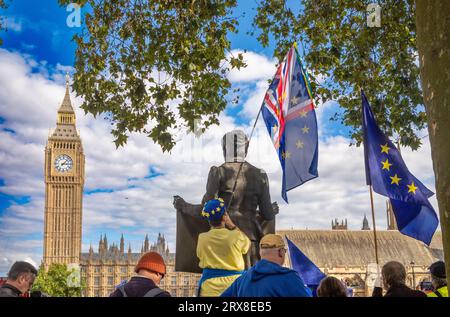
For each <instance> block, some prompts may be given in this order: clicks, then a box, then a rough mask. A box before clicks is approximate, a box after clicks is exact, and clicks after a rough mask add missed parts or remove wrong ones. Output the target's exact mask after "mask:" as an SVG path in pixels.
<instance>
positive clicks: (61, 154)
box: [43, 76, 84, 268]
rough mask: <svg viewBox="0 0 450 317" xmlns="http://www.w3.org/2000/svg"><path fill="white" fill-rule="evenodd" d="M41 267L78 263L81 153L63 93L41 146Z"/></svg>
mask: <svg viewBox="0 0 450 317" xmlns="http://www.w3.org/2000/svg"><path fill="white" fill-rule="evenodd" d="M44 173H45V220H44V226H45V229H44V259H43V263H44V267H45V268H48V266H49V265H50V264H52V263H61V264H79V262H80V252H81V219H82V206H83V204H82V201H83V185H84V154H83V146H82V144H81V139H80V136H79V135H78V132H77V130H76V126H75V112H74V110H73V108H72V103H71V101H70V95H69V80H68V76H66V94H65V96H64V100H63V102H62V104H61V106H60V108H59V110H58V117H57V122H56V129H55V130H54V131H53V133H51V135H50V136H49V138H48V141H47V146H46V147H45V167H44Z"/></svg>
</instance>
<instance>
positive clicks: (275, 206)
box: [272, 201, 280, 215]
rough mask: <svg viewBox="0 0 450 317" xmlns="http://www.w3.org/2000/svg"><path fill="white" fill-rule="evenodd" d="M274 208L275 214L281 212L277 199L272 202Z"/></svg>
mask: <svg viewBox="0 0 450 317" xmlns="http://www.w3.org/2000/svg"><path fill="white" fill-rule="evenodd" d="M272 210H273V214H274V215H278V213H279V212H280V207H278V203H277V202H276V201H275V202H273V203H272Z"/></svg>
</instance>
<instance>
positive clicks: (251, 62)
mask: <svg viewBox="0 0 450 317" xmlns="http://www.w3.org/2000/svg"><path fill="white" fill-rule="evenodd" d="M239 53H241V54H242V55H243V57H244V58H243V60H244V62H245V63H246V64H247V67H245V68H241V69H240V70H237V69H235V68H233V69H232V70H231V71H230V73H229V74H228V79H229V80H230V81H231V82H232V83H236V82H254V81H258V80H266V81H267V80H268V79H271V78H272V77H273V75H274V74H275V70H276V68H275V65H276V63H277V62H276V59H269V58H267V57H266V56H264V55H260V54H257V53H255V52H251V51H248V52H244V51H241V50H233V51H232V52H231V54H229V55H228V57H229V56H230V55H232V56H234V57H237V55H238V54H239Z"/></svg>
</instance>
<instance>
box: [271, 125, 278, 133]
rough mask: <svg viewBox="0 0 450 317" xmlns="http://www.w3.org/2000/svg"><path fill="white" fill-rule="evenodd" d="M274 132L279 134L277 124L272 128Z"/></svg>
mask: <svg viewBox="0 0 450 317" xmlns="http://www.w3.org/2000/svg"><path fill="white" fill-rule="evenodd" d="M272 130H273V133H275V132H277V130H278V126H277V125H276V124H275V125H274V126H273V127H272Z"/></svg>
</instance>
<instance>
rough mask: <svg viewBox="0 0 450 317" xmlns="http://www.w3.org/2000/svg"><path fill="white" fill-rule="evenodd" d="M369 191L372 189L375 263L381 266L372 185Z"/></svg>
mask: <svg viewBox="0 0 450 317" xmlns="http://www.w3.org/2000/svg"><path fill="white" fill-rule="evenodd" d="M369 189H370V205H371V207H372V224H373V239H374V242H375V261H376V262H377V265H379V260H378V242H377V228H376V224H375V207H374V205H373V190H372V185H369Z"/></svg>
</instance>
